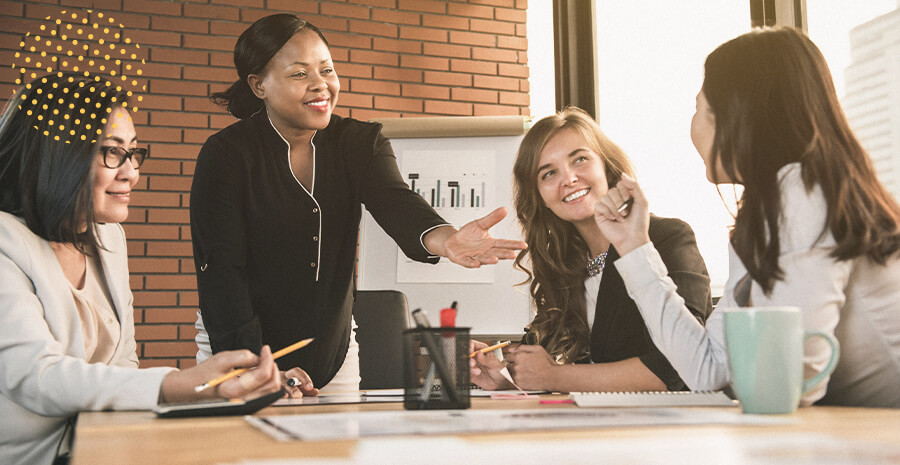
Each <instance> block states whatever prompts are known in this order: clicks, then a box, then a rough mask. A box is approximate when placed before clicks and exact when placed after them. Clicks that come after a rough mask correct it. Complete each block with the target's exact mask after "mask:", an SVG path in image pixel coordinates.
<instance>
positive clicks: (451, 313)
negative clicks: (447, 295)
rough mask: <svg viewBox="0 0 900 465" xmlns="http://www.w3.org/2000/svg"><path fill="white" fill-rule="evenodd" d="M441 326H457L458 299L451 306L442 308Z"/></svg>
mask: <svg viewBox="0 0 900 465" xmlns="http://www.w3.org/2000/svg"><path fill="white" fill-rule="evenodd" d="M441 327H443V328H455V327H456V301H455V300H454V301H453V303H452V304H451V305H450V308H445V309H442V310H441Z"/></svg>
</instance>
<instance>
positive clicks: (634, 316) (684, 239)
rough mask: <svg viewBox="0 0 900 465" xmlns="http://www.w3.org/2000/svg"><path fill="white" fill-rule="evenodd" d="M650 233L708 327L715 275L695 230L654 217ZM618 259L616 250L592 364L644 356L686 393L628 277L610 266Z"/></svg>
mask: <svg viewBox="0 0 900 465" xmlns="http://www.w3.org/2000/svg"><path fill="white" fill-rule="evenodd" d="M649 235H650V242H652V243H653V246H654V247H656V250H658V251H659V254H660V256H661V257H662V260H663V263H665V265H666V268H668V270H669V276H670V277H671V278H672V280H673V281H675V285H676V286H677V292H678V295H680V296H681V297H682V298H683V299H684V303H685V305H686V306H687V308H688V310H690V311H691V314H693V315H694V317H696V318H697V320H698V321H700V323H701V324H705V323H706V318H707V317H709V314H710V313H711V312H712V310H713V305H712V298H711V293H710V289H709V274H708V273H707V271H706V263H705V262H704V261H703V257H702V256H701V255H700V250H699V249H698V248H697V241H696V239H695V238H694V231H693V230H692V229H691V227H690V226H688V224H687V223H685V222H684V221H681V220H679V219H675V218H660V217H657V216H652V215H651V216H650V230H649ZM618 258H619V253H618V252H617V251H616V249H615V247H612V246H610V248H609V255H608V256H607V257H606V263H607V266H606V269H605V270H604V271H603V276H602V277H601V278H600V290H599V292H598V293H597V307H596V308H595V309H594V311H595V313H594V326H593V328H592V329H591V360H592V361H594V362H595V363H604V362H616V361H619V360H625V359H628V358H631V357H639V358H640V360H641V362H642V363H643V364H644V365H645V366H646V367H647V368H648V369H649V370H650V371H652V372H653V374H655V375H656V376H657V377H658V378H659V379H660V380H661V381H662V382H663V383H665V384H666V387H667V388H668V389H669V390H670V391H680V390H684V389H686V388H687V387H686V385H685V384H684V381H682V380H681V377H680V376H678V372H677V371H675V369H674V368H672V365H671V364H670V363H669V360H668V359H666V357H665V356H664V355H663V354H662V352H660V351H659V349H658V348H657V347H656V345H654V344H653V340H652V339H651V338H650V333H649V332H648V331H647V325H646V324H644V319H643V318H642V317H641V312H640V311H639V310H638V308H637V304H635V302H634V301H633V300H631V297H629V296H628V291H627V289H626V288H625V283H624V282H623V281H622V276H621V275H619V272H618V270H616V267H615V266H610V264H612V263H613V262H615V260H616V259H618ZM588 311H590V309H588Z"/></svg>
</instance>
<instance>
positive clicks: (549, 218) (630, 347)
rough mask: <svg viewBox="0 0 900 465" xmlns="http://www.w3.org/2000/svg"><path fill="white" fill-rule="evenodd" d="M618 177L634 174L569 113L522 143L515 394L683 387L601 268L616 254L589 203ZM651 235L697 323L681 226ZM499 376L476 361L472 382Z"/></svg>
mask: <svg viewBox="0 0 900 465" xmlns="http://www.w3.org/2000/svg"><path fill="white" fill-rule="evenodd" d="M626 174H627V175H632V176H633V175H634V173H633V170H632V167H631V162H630V161H629V160H628V157H627V156H626V155H625V153H624V152H623V151H622V149H620V148H619V147H618V146H617V145H616V144H614V143H613V142H612V141H611V140H609V138H607V137H606V135H605V134H604V133H603V132H602V131H601V130H600V127H599V125H598V124H597V123H596V122H595V121H594V120H593V119H592V118H591V117H590V116H589V115H588V114H586V113H585V112H584V111H582V110H580V109H577V108H571V107H570V108H567V109H565V110H563V111H561V112H559V113H558V114H556V115H553V116H549V117H546V118H544V119H542V120H540V121H538V122H537V123H536V124H535V125H534V127H532V128H531V130H529V131H528V134H526V135H525V138H524V139H523V140H522V143H521V145H520V147H519V153H518V156H517V158H516V163H515V167H514V175H515V202H516V210H517V213H518V219H519V221H520V222H521V224H522V226H523V228H524V231H525V242H526V243H527V244H528V249H527V251H524V252H521V253H520V254H519V256H518V257H517V259H516V262H515V263H516V265H517V266H519V267H520V268H521V269H523V270H525V271H526V273H528V274H529V277H530V290H531V295H532V297H533V298H534V304H535V307H536V309H537V313H536V315H535V317H534V320H532V322H531V323H530V324H529V325H528V328H527V333H526V334H525V337H524V345H519V346H517V347H514V348H512V349H510V350H509V351H508V352H507V354H506V360H505V363H506V364H508V366H509V371H510V372H511V374H512V377H513V379H514V380H515V383H516V384H517V385H518V386H520V387H522V388H523V389H540V390H552V391H621V390H628V391H646V390H682V389H684V388H685V384H684V382H683V381H682V380H681V378H680V377H679V376H678V373H676V371H675V370H674V369H673V368H672V366H671V365H670V364H669V362H668V360H666V358H665V357H664V356H663V355H662V354H661V353H660V351H659V350H658V349H657V348H656V347H655V346H654V345H653V342H652V341H651V339H650V335H649V334H648V333H647V329H646V326H645V325H644V322H643V320H642V319H641V315H640V313H639V312H638V309H637V307H636V306H635V303H634V301H633V300H632V299H631V298H630V297H628V294H627V293H626V290H625V285H624V284H623V283H622V278H621V277H620V276H619V274H618V272H617V271H616V270H615V268H614V267H611V266H609V264H610V263H612V262H613V261H615V260H616V259H617V258H618V257H619V252H618V251H617V250H616V248H615V247H613V246H612V245H611V243H610V240H609V239H608V238H607V237H606V236H605V235H604V234H603V233H602V232H601V230H600V228H599V227H598V226H597V223H596V222H595V221H594V210H593V208H594V204H595V203H596V202H597V201H599V200H600V199H601V198H602V197H603V196H604V195H605V194H606V192H607V191H608V190H609V188H610V187H611V186H615V185H616V184H617V183H618V182H619V180H620V179H621V178H622V176H623V175H626ZM650 237H651V240H652V241H653V243H654V244H655V245H656V246H657V248H658V249H659V250H661V251H662V255H663V261H664V263H665V264H666V265H667V266H668V268H669V269H670V270H672V276H673V277H674V279H675V280H676V282H677V285H678V293H679V294H680V295H681V296H683V298H684V299H685V301H686V302H687V305H688V309H689V310H690V313H691V315H692V316H693V317H694V318H695V319H696V321H697V322H698V323H699V324H703V322H704V321H705V319H706V317H707V315H709V313H710V311H711V310H712V302H711V299H710V290H709V276H708V274H707V271H706V265H705V264H704V262H703V258H702V257H701V256H700V251H699V250H698V249H697V244H696V241H695V239H694V233H693V231H692V230H691V228H690V226H688V225H687V224H686V223H684V222H683V221H681V220H678V219H671V218H660V217H656V216H653V217H651V219H650ZM474 346H475V348H481V347H484V345H482V344H481V343H478V342H476V343H474ZM500 368H501V365H500V363H499V361H498V360H496V359H495V358H493V357H492V356H490V355H488V356H485V355H477V356H476V357H475V359H474V361H473V370H472V379H473V380H474V382H475V383H477V384H479V385H481V386H482V387H484V388H486V389H501V388H511V387H512V385H511V384H510V383H509V382H508V381H507V380H506V379H504V378H503V377H502V376H501V375H500V373H499V370H500Z"/></svg>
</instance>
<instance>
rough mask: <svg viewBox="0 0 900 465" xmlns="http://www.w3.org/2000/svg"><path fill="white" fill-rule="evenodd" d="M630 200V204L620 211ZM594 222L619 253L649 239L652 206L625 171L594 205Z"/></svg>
mask: <svg viewBox="0 0 900 465" xmlns="http://www.w3.org/2000/svg"><path fill="white" fill-rule="evenodd" d="M628 200H632V204H631V206H630V207H627V208H626V209H624V210H622V211H619V208H620V207H621V206H622V205H624V204H625V202H627V201H628ZM594 221H596V223H597V227H599V228H600V232H602V233H603V235H604V236H606V238H607V239H609V241H610V242H611V243H612V245H613V246H615V248H616V251H617V252H618V253H619V256H625V255H626V254H627V253H628V252H631V251H632V250H634V249H636V248H638V247H640V246H642V245H644V244H646V243H648V242H650V233H649V230H650V207H649V205H648V203H647V198H646V197H644V192H643V191H642V190H641V186H639V185H638V183H637V182H636V181H635V180H634V179H632V178H631V177H629V176H628V175H626V174H622V179H620V180H619V183H618V184H616V186H615V187H613V188H611V189H609V191H608V192H607V193H606V195H604V196H603V198H601V199H600V201H598V202H597V203H596V204H594Z"/></svg>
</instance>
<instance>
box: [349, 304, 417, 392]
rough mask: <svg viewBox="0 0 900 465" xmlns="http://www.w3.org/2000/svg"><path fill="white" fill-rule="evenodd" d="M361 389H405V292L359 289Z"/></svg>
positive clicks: (355, 314) (355, 313) (357, 316)
mask: <svg viewBox="0 0 900 465" xmlns="http://www.w3.org/2000/svg"><path fill="white" fill-rule="evenodd" d="M353 317H354V318H355V319H356V325H357V328H356V341H357V342H358V343H359V376H360V378H361V381H360V385H359V388H360V389H363V390H366V389H400V388H403V350H404V347H403V330H405V329H408V328H409V307H408V305H407V302H406V295H405V294H403V293H402V292H400V291H394V290H376V291H356V301H355V302H354V303H353Z"/></svg>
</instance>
